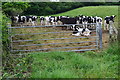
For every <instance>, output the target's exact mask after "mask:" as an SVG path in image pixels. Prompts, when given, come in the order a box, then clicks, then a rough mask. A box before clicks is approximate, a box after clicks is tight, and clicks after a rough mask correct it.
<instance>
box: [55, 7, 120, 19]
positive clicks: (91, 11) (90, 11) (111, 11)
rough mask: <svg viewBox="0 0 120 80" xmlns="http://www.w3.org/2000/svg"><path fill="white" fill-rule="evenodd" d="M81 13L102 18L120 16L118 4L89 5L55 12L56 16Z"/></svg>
mask: <svg viewBox="0 0 120 80" xmlns="http://www.w3.org/2000/svg"><path fill="white" fill-rule="evenodd" d="M80 14H83V15H86V16H100V17H102V18H104V17H105V16H111V15H117V16H118V6H88V7H82V8H77V9H74V10H70V11H67V12H64V13H60V14H55V16H78V15H80Z"/></svg>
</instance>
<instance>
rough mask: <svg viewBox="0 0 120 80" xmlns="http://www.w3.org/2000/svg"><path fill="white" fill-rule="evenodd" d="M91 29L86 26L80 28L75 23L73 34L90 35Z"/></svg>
mask: <svg viewBox="0 0 120 80" xmlns="http://www.w3.org/2000/svg"><path fill="white" fill-rule="evenodd" d="M90 34H91V31H90V30H89V29H88V28H87V27H86V28H80V27H77V26H75V25H73V34H72V35H74V36H81V35H83V36H90Z"/></svg>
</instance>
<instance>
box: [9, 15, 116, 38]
mask: <svg viewBox="0 0 120 80" xmlns="http://www.w3.org/2000/svg"><path fill="white" fill-rule="evenodd" d="M114 18H115V15H112V16H106V17H105V18H104V30H109V23H110V21H112V22H114ZM11 21H12V23H16V24H21V25H22V24H25V23H26V24H27V25H32V26H35V25H38V23H39V24H40V25H65V24H83V26H82V28H80V27H76V26H73V27H72V30H73V34H72V35H75V36H79V35H85V36H89V35H90V33H91V31H90V30H89V29H88V28H87V26H88V25H87V26H86V25H85V24H91V25H90V26H92V27H94V25H92V23H101V24H102V22H103V19H102V18H101V17H98V16H84V15H79V16H75V17H69V16H39V17H38V16H20V15H18V16H12V17H11ZM83 33H84V34H83Z"/></svg>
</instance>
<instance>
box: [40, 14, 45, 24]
mask: <svg viewBox="0 0 120 80" xmlns="http://www.w3.org/2000/svg"><path fill="white" fill-rule="evenodd" d="M44 22H45V17H44V16H40V24H41V25H44V24H45V23H44Z"/></svg>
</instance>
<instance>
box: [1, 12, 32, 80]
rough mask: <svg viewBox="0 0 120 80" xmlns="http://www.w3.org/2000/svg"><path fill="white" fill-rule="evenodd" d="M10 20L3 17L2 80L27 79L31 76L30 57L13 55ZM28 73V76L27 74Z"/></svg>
mask: <svg viewBox="0 0 120 80" xmlns="http://www.w3.org/2000/svg"><path fill="white" fill-rule="evenodd" d="M7 23H10V19H9V18H7V17H6V16H5V15H4V14H3V15H2V45H3V46H2V49H3V52H2V66H3V67H2V78H15V77H17V78H18V77H27V76H28V75H29V74H28V73H29V71H28V69H29V66H30V65H28V64H29V58H30V57H28V56H15V55H11V53H10V49H9V45H10V44H9V43H10V41H9V40H8V37H9V35H8V26H7V25H8V24H7ZM26 73H27V74H26Z"/></svg>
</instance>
